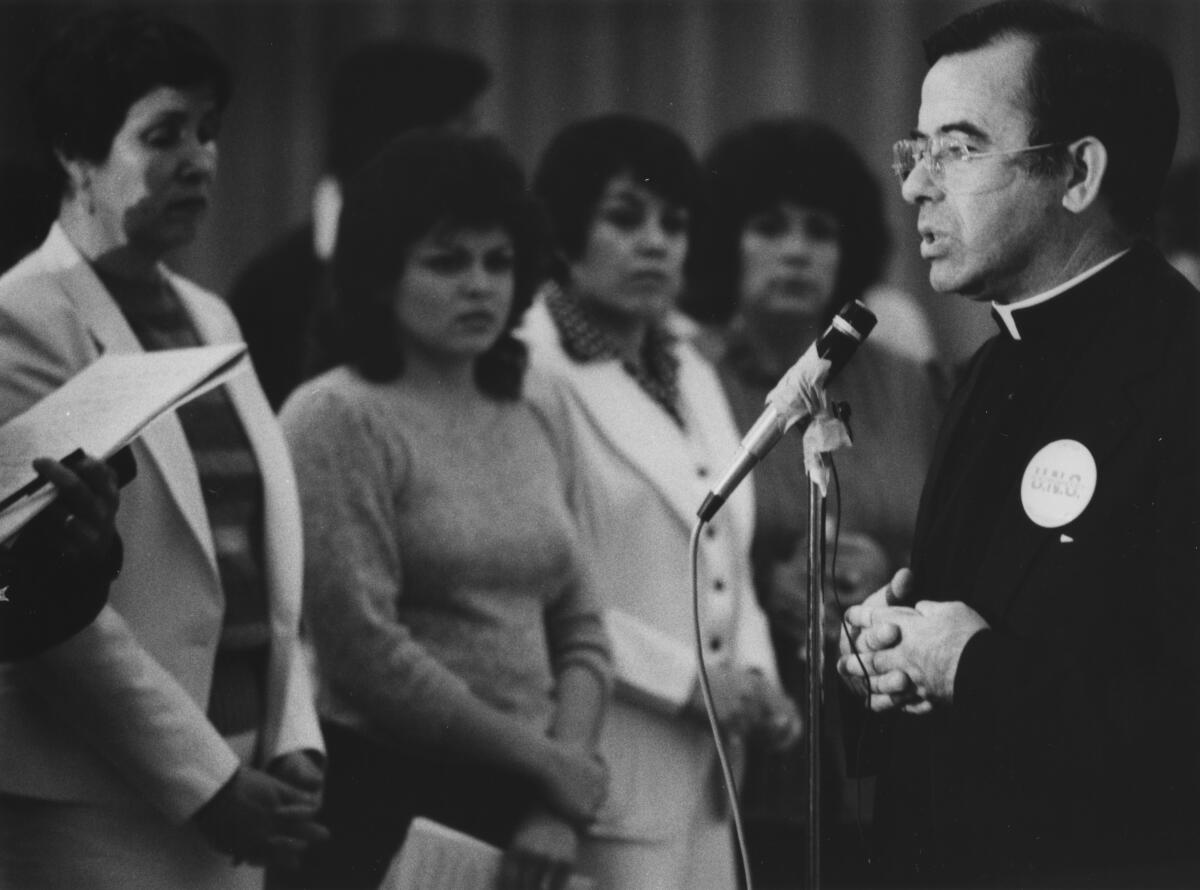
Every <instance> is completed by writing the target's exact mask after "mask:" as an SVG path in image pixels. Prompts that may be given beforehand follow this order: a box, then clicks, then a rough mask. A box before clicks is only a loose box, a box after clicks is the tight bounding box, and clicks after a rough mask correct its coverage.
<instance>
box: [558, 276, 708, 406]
mask: <svg viewBox="0 0 1200 890" xmlns="http://www.w3.org/2000/svg"><path fill="white" fill-rule="evenodd" d="M545 300H546V308H547V309H548V310H549V311H550V317H551V318H552V319H554V326H555V327H556V328H558V336H559V339H560V340H561V342H562V346H563V350H564V351H565V352H566V353H567V355H568V356H570V357H571V359H572V360H574V361H577V362H580V363H587V362H594V361H601V360H604V359H617V360H618V361H620V363H621V367H622V369H624V371H625V373H627V374H628V375H629V376H630V377H632V378H633V380H634V382H635V383H637V385H638V386H639V387H640V388H641V390H642V391H643V392H644V393H646V395H648V396H649V397H650V398H651V399H653V400H654V402H655V404H657V405H659V406H660V407H661V408H662V409H663V410H664V411H666V412H667V414H669V415H670V416H671V419H672V420H674V421H675V423H676V424H677V425H678V426H679V427H680V428H681V429H682V428H683V427H684V422H683V413H682V412H681V411H680V406H679V401H680V398H679V358H678V356H676V355H675V348H674V347H675V337H674V335H673V334H671V332H670V331H668V330H666V329H665V328H663V327H662V326H661V325H658V324H652V325H650V327H649V329H648V330H647V331H646V337H645V340H644V342H643V343H642V361H641V362H640V363H638V362H632V361H629V360H628V359H626V358H624V357H623V355H622V352H621V348H620V345H619V344H618V343H617V341H616V338H614V337H612V336H610V335H609V334H608V333H606V332H605V331H602V330H600V329H599V328H597V327H596V326H595V325H594V324H593V323H592V322H591V321H590V320H589V319H588V317H587V316H586V315H585V314H584V312H583V310H582V309H580V308H579V304H578V303H577V302H576V301H575V300H573V299H572V298H571V297H569V296H567V295H566V294H565V293H563V291H562V289H561V288H559V287H557V286H555V285H551V286H549V287H547V288H546V290H545Z"/></svg>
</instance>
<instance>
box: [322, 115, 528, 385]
mask: <svg viewBox="0 0 1200 890" xmlns="http://www.w3.org/2000/svg"><path fill="white" fill-rule="evenodd" d="M445 225H449V226H455V227H458V226H461V227H464V228H469V229H488V228H492V227H498V228H500V229H503V230H504V231H505V232H507V233H508V235H509V236H510V237H511V238H512V242H513V252H514V259H515V267H514V270H513V279H514V281H513V304H512V310H511V311H510V313H509V317H508V321H507V324H506V325H505V329H504V333H503V335H501V337H500V339H499V340H498V341H497V342H496V343H495V344H494V345H493V346H492V347H491V349H489V350H488V351H487V352H486V353H484V354H483V355H481V356H480V357H479V358H478V360H477V361H476V362H475V380H476V383H477V384H478V385H479V388H480V389H481V390H482V391H483V392H485V393H487V394H488V395H491V396H495V397H497V398H516V396H517V395H518V394H519V393H520V390H521V381H522V378H523V377H524V373H525V365H526V350H525V346H524V344H523V343H521V342H520V341H519V340H517V339H516V338H515V337H514V336H513V335H512V331H513V329H514V328H515V327H516V326H517V325H518V324H519V323H520V321H521V318H522V317H523V316H524V314H525V310H526V309H528V308H529V304H530V303H531V302H532V300H533V293H534V291H535V290H536V289H537V287H538V285H539V284H540V283H541V281H542V270H543V267H544V262H543V254H542V243H543V229H544V225H543V222H542V217H541V213H540V210H539V208H538V205H537V202H536V201H535V200H534V199H533V197H532V196H531V195H530V194H529V192H528V190H527V189H526V187H525V177H524V174H523V173H522V172H521V168H520V165H519V164H518V163H517V162H516V160H514V159H513V157H512V155H511V154H510V153H509V152H508V150H507V149H506V148H505V147H504V146H503V145H502V144H501V143H500V142H499V141H498V140H497V139H495V138H493V137H490V136H468V135H465V134H462V133H455V132H451V131H448V130H415V131H412V132H410V133H406V134H404V135H403V136H400V137H398V138H396V139H395V140H394V141H393V142H392V143H391V144H390V145H389V146H388V147H387V148H385V149H384V150H383V151H382V152H381V153H380V154H379V155H377V156H376V157H375V158H374V159H373V160H372V161H371V162H370V163H369V164H367V166H366V167H364V168H363V169H362V170H361V171H360V172H358V173H357V174H355V175H354V176H353V177H351V179H350V181H349V182H348V183H347V186H346V190H345V200H344V204H343V207H342V215H341V218H340V220H339V222H338V237H337V246H336V248H335V249H334V255H333V281H334V287H335V290H336V301H337V302H336V306H337V316H338V318H339V322H340V330H339V332H338V334H339V341H340V343H339V350H338V351H339V358H341V359H342V360H343V361H346V362H348V363H349V364H351V365H353V366H354V367H355V368H357V369H358V371H359V372H360V373H361V374H362V375H363V376H365V377H367V378H368V379H371V380H392V379H395V378H396V377H399V376H400V375H401V374H402V373H403V372H404V354H403V347H402V345H401V344H400V342H399V338H398V337H397V336H396V321H395V314H394V310H393V300H394V292H395V290H394V289H395V286H396V284H397V282H399V280H400V277H401V276H402V275H403V274H404V269H405V266H406V265H407V263H408V259H409V254H410V253H411V248H412V246H413V245H414V244H415V243H416V242H417V241H419V240H421V239H422V238H424V237H425V236H426V235H428V234H429V233H430V232H432V231H434V229H436V228H438V227H440V226H445Z"/></svg>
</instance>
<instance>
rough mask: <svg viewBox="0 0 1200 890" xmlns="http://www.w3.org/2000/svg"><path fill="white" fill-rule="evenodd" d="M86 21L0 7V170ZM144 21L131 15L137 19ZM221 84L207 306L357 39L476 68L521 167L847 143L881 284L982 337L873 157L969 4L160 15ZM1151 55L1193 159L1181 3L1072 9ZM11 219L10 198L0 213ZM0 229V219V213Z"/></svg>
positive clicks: (895, 133)
mask: <svg viewBox="0 0 1200 890" xmlns="http://www.w3.org/2000/svg"><path fill="white" fill-rule="evenodd" d="M97 5H105V3H103V2H101V0H92V2H90V3H88V2H82V3H81V2H75V3H57V2H42V0H0V159H11V158H19V157H21V156H22V155H28V154H29V152H30V151H31V150H32V149H31V137H30V131H29V125H28V121H27V111H26V108H25V105H24V98H23V91H22V81H23V77H24V72H25V70H26V68H27V66H28V65H29V63H30V61H31V59H32V57H33V54H34V53H35V52H36V50H37V48H38V47H39V46H40V45H41V44H42V42H43V40H44V39H45V37H46V36H47V34H48V33H50V32H51V31H52V30H54V29H56V28H57V27H58V26H59V25H60V24H61V23H62V22H63V21H64V20H65V19H67V18H68V17H69V16H71V15H72V14H73V13H75V12H77V11H79V10H81V9H85V8H90V7H93V6H97ZM143 5H145V4H143ZM153 5H154V7H155V8H158V9H161V10H163V11H166V12H169V13H171V14H174V15H175V16H177V17H178V18H179V19H181V20H183V21H186V22H187V23H189V24H191V25H193V26H195V27H196V28H198V29H199V30H200V31H202V32H203V33H204V34H205V35H207V36H208V37H209V38H210V39H211V40H212V41H213V42H214V44H215V45H216V46H217V48H218V49H219V50H220V51H221V52H222V53H223V55H224V57H225V58H226V60H227V61H228V62H229V63H230V65H231V66H232V68H233V70H234V73H235V77H236V91H235V94H234V101H233V104H232V106H231V107H230V110H229V113H228V115H227V118H226V121H225V128H224V130H223V134H222V139H221V174H220V178H219V185H218V190H217V200H216V204H215V207H214V208H213V211H212V213H211V215H210V218H209V220H208V222H207V224H206V228H205V229H204V231H203V232H202V234H201V237H200V238H199V239H198V240H197V243H196V244H195V245H193V246H192V247H191V248H190V249H189V250H188V251H187V253H186V254H184V255H182V256H180V257H179V259H178V265H179V267H180V268H181V269H182V270H183V271H185V272H187V273H188V274H190V275H192V276H193V277H194V278H196V279H197V280H198V281H200V282H201V283H203V284H204V285H206V286H208V287H210V288H212V289H214V290H216V291H218V292H224V291H225V290H226V288H227V287H228V286H229V284H230V282H231V281H232V279H233V276H234V275H235V274H236V273H237V271H238V270H240V269H241V268H242V266H243V265H244V264H245V263H246V261H247V260H248V259H249V258H250V257H251V256H252V255H254V254H255V253H256V252H257V251H259V250H260V249H261V248H262V247H264V246H265V245H266V244H268V243H269V242H270V241H271V240H272V239H273V238H275V237H276V236H277V235H278V234H279V233H280V232H282V231H283V230H284V229H285V228H287V227H288V226H289V225H291V224H292V223H295V222H298V221H299V220H302V219H304V218H305V217H306V216H307V215H308V210H309V202H310V198H311V193H312V187H313V185H314V183H315V182H316V179H317V177H318V176H319V175H320V173H321V170H322V162H323V155H324V150H323V145H324V114H325V98H326V89H327V83H328V77H329V74H330V72H331V70H332V68H333V65H334V63H335V61H336V60H337V59H338V58H339V57H340V56H341V55H342V54H343V53H344V52H345V51H347V50H349V49H350V48H352V47H354V46H356V45H358V44H359V43H361V42H362V41H364V40H367V39H371V38H378V37H384V36H390V35H408V36H413V37H419V38H426V39H429V40H432V41H435V42H438V43H442V44H446V45H450V46H458V47H463V48H467V49H470V50H473V51H475V52H476V53H478V54H479V55H481V56H482V57H483V58H484V59H485V60H486V61H487V62H488V64H489V65H490V66H491V67H492V69H493V85H492V87H491V89H490V90H489V91H488V92H487V94H486V95H485V96H484V98H483V101H482V103H481V105H480V109H479V110H480V124H481V128H482V129H485V130H490V131H493V132H496V133H498V134H500V135H501V136H502V137H503V138H504V139H506V140H507V141H508V143H509V144H510V145H511V146H512V147H513V149H514V150H515V151H516V152H517V154H518V156H519V157H520V158H522V159H523V160H524V161H525V163H526V164H527V165H532V164H533V163H534V161H535V160H536V158H537V156H538V153H539V152H540V151H541V149H542V147H543V146H544V145H545V143H546V141H547V140H548V139H549V137H550V136H551V135H552V134H553V133H554V132H555V131H556V130H557V129H558V128H559V127H561V126H562V125H563V124H565V123H567V122H568V121H570V120H572V119H574V118H576V117H579V116H582V115H588V114H592V113H596V112H600V111H606V110H612V109H621V110H626V111H633V112H638V113H642V114H646V115H650V116H652V117H655V118H658V119H660V120H662V121H664V122H666V123H668V124H671V125H673V126H675V127H677V128H678V129H679V130H680V131H681V132H682V133H683V134H684V135H685V136H686V137H687V138H688V139H689V141H690V142H691V143H692V145H693V147H694V148H695V149H696V150H697V151H701V152H702V151H703V150H704V149H705V148H706V147H707V146H708V144H709V142H710V141H711V140H712V138H713V137H714V136H715V135H716V134H717V133H719V132H720V131H722V130H724V129H725V128H727V127H730V126H732V125H736V124H739V123H741V122H743V121H745V120H747V119H749V118H753V117H757V116H760V115H764V114H770V113H780V112H789V111H802V112H806V113H810V114H815V115H817V116H819V117H821V118H823V119H825V120H827V121H828V122H830V123H832V124H833V125H834V126H836V127H837V128H839V129H840V130H842V131H843V132H844V133H845V134H846V135H847V136H848V137H850V138H851V139H852V140H853V141H854V142H855V143H856V144H857V145H858V146H859V148H860V150H861V151H862V153H863V154H864V155H865V156H866V158H867V159H868V161H869V162H870V163H871V164H872V166H873V168H874V169H875V171H876V173H877V175H878V177H879V179H880V181H881V183H882V184H883V185H884V187H885V189H886V191H887V193H888V195H889V196H890V198H889V210H888V212H889V216H890V219H891V223H892V231H893V235H894V240H895V248H894V250H893V256H892V265H891V274H890V276H889V278H890V281H891V282H892V283H894V284H896V285H899V286H900V287H902V288H905V289H907V290H909V291H910V292H912V293H914V294H917V295H918V296H920V297H921V298H922V300H923V301H924V303H925V305H926V306H927V307H928V309H929V311H930V315H931V316H932V319H933V322H934V326H935V332H936V334H937V337H938V340H939V345H940V346H941V348H942V349H943V351H944V353H945V354H946V355H947V357H950V358H954V357H959V356H962V355H965V354H966V353H968V352H969V351H970V350H971V349H973V348H974V346H975V345H976V344H977V343H978V342H979V339H980V338H981V337H982V336H983V335H984V334H985V333H987V332H988V331H989V324H990V323H989V322H988V321H987V318H986V313H985V312H983V311H982V310H981V309H980V308H979V307H974V308H972V307H968V306H965V305H962V301H958V300H957V299H956V298H952V297H943V296H938V295H935V294H932V293H931V292H930V291H929V288H928V286H927V284H926V279H925V270H924V268H923V265H922V264H921V263H920V261H919V259H918V257H917V251H916V233H915V227H914V217H913V214H912V213H911V211H910V210H909V208H907V207H905V206H904V204H903V203H902V202H901V201H900V198H899V194H898V189H897V188H895V187H894V180H893V179H892V175H891V172H890V170H889V163H890V145H891V143H892V141H893V140H895V139H896V138H899V137H900V136H903V135H905V134H907V132H908V131H909V130H910V129H911V128H912V126H913V124H914V123H915V120H916V111H917V106H918V101H919V92H920V84H921V78H922V77H923V76H924V71H925V64H924V61H923V59H922V55H921V51H920V39H921V37H923V36H924V35H925V34H927V33H928V32H929V31H930V30H932V29H933V28H934V27H936V26H937V25H938V24H940V23H942V22H944V21H946V20H947V19H949V18H951V17H952V16H954V15H956V14H957V13H959V12H961V11H963V10H966V9H969V8H973V7H974V6H977V5H980V3H979V0H386V2H385V0H161V2H155V3H153ZM1077 5H1081V6H1085V7H1086V8H1089V9H1091V10H1092V11H1093V12H1094V13H1096V14H1097V15H1098V17H1099V18H1100V19H1101V20H1103V21H1105V22H1108V23H1110V24H1114V25H1117V26H1120V27H1123V28H1126V29H1128V30H1130V31H1133V32H1135V33H1138V34H1141V35H1143V36H1145V37H1147V38H1149V39H1150V40H1152V41H1153V42H1154V43H1156V44H1157V45H1158V46H1160V47H1161V48H1162V49H1163V50H1165V51H1166V53H1167V54H1168V56H1169V58H1170V59H1171V61H1172V64H1173V66H1174V69H1175V75H1176V78H1177V81H1178V85H1179V93H1180V105H1181V109H1182V115H1183V117H1182V127H1181V133H1180V141H1179V148H1178V151H1177V158H1186V157H1191V156H1194V155H1197V154H1200V121H1198V120H1197V112H1196V109H1197V108H1198V107H1200V2H1196V0H1091V2H1086V3H1078V4H1077ZM0 197H2V198H3V199H4V200H6V201H9V202H10V207H9V209H10V210H11V209H13V208H15V207H17V206H19V204H20V201H21V200H22V198H21V196H20V195H15V196H10V195H4V196H0ZM3 213H4V212H3V211H0V216H2V215H3Z"/></svg>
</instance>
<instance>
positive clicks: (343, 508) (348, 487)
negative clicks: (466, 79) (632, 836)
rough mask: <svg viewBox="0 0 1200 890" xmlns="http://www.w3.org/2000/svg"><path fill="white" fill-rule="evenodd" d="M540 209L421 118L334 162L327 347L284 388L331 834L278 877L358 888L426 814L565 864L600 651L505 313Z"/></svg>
mask: <svg viewBox="0 0 1200 890" xmlns="http://www.w3.org/2000/svg"><path fill="white" fill-rule="evenodd" d="M539 219H540V218H539V216H538V214H537V212H536V205H534V203H533V202H532V200H531V199H530V198H529V197H528V195H527V193H526V192H525V190H524V180H523V177H522V175H521V172H520V170H519V168H518V167H517V165H516V163H515V162H514V161H513V160H512V159H511V157H510V156H509V155H508V153H507V152H506V151H504V150H503V149H502V148H501V147H500V146H499V144H498V143H496V142H495V141H493V140H490V139H486V138H478V137H476V138H472V137H468V136H464V135H460V134H453V133H449V132H443V133H437V132H434V131H419V132H416V133H413V134H409V135H405V136H403V137H400V138H399V139H398V140H396V141H395V142H394V143H393V144H392V145H391V146H390V147H389V148H388V149H386V150H385V151H384V152H383V153H382V154H381V155H379V156H378V157H377V158H376V159H375V160H374V161H373V162H372V163H371V164H370V165H368V166H367V167H366V169H365V170H364V171H363V172H362V173H360V174H359V175H357V176H356V177H355V178H353V179H352V180H351V182H350V184H349V186H348V188H347V190H346V200H345V205H344V208H343V211H342V217H341V222H340V226H339V233H338V241H337V247H336V250H335V254H334V267H333V269H334V280H335V285H336V287H337V293H338V304H337V305H338V312H339V315H340V316H341V318H342V320H343V322H344V325H343V331H342V333H343V334H344V335H345V345H346V348H345V355H346V358H347V364H345V365H342V366H341V367H338V368H336V369H334V370H332V371H329V372H327V373H325V374H324V375H322V376H320V377H317V378H315V379H313V380H312V381H309V382H308V383H306V384H304V385H303V386H302V387H301V388H300V389H298V390H297V391H296V392H295V393H294V394H293V395H292V397H291V398H290V399H289V400H288V401H287V403H285V406H284V410H283V415H282V417H283V423H284V426H285V428H286V430H287V433H288V438H289V441H290V443H291V446H292V452H293V455H294V457H295V460H296V466H297V471H298V474H299V478H300V488H301V493H302V499H303V504H304V508H305V542H306V563H305V584H306V587H305V591H306V592H305V596H306V600H305V614H306V619H307V622H308V626H309V627H310V628H311V631H312V635H313V640H314V643H315V645H316V655H317V673H318V677H319V684H320V700H319V706H320V710H321V714H322V718H323V727H324V731H325V733H326V737H327V741H328V745H329V763H330V766H329V778H328V784H327V790H326V796H325V807H324V809H323V811H322V819H323V820H324V821H325V822H326V823H327V824H328V825H329V827H330V829H331V831H332V834H333V839H332V841H331V843H330V844H329V845H328V846H327V847H326V848H323V849H321V850H316V851H314V854H313V856H312V857H310V859H309V861H308V862H307V863H306V865H305V868H304V869H302V871H301V872H300V873H299V874H297V875H294V876H292V877H290V878H289V880H288V883H294V885H295V886H299V887H306V888H309V887H330V888H334V887H336V888H351V887H363V888H374V887H377V886H378V885H379V882H380V879H381V878H382V877H383V875H384V872H385V870H386V868H387V865H388V861H389V860H390V859H391V858H392V856H393V854H394V853H395V851H396V849H397V847H398V846H399V845H400V842H401V841H402V839H403V838H404V835H405V831H406V830H407V828H408V825H409V822H410V821H411V819H412V818H413V817H414V816H425V817H429V818H432V819H434V820H435V821H438V822H441V823H443V824H446V825H449V826H450V827H452V828H455V829H458V830H460V831H464V832H466V833H468V834H471V835H473V836H475V837H477V838H480V839H482V840H485V841H488V842H490V843H492V844H495V845H498V846H501V847H503V848H505V849H506V850H507V853H508V855H507V856H506V858H505V865H504V871H503V880H502V886H504V887H506V888H509V887H515V888H541V887H556V888H558V887H562V886H563V882H564V881H565V879H566V878H567V876H568V874H569V873H570V872H571V870H572V869H573V867H574V865H575V858H576V848H577V844H578V837H579V834H580V832H581V831H582V830H583V828H584V827H585V826H586V825H587V824H588V823H589V822H590V821H591V819H592V818H593V816H594V814H595V811H596V808H597V806H598V805H599V802H600V800H601V799H602V798H603V797H604V794H605V771H604V768H603V766H602V765H601V763H600V761H599V759H598V758H597V757H596V755H595V750H594V743H595V738H596V735H597V732H598V727H599V723H600V720H601V716H602V708H603V702H604V698H605V693H606V689H607V684H608V677H609V655H608V647H607V642H606V640H605V638H604V633H603V626H602V624H601V619H600V614H599V611H598V609H597V606H596V603H595V600H594V598H593V595H592V588H591V582H590V578H589V576H588V572H587V565H586V563H585V560H584V558H583V554H582V552H581V550H580V546H579V539H578V536H577V534H576V531H575V528H574V525H573V522H572V517H571V512H570V509H569V504H568V500H567V483H568V480H569V479H571V478H572V477H573V476H574V475H575V474H576V473H577V472H579V470H578V468H577V467H576V466H575V464H574V463H573V461H572V459H571V456H570V455H569V454H566V453H563V452H562V451H561V450H560V448H559V445H560V444H561V443H557V442H556V441H555V440H554V439H552V438H551V435H550V430H549V428H548V427H547V425H546V423H545V420H544V419H543V418H542V417H541V416H539V414H538V413H537V412H536V411H535V410H534V409H533V407H532V406H531V404H530V403H529V402H528V401H526V400H525V398H524V397H523V395H522V386H523V382H524V381H523V378H524V372H525V350H524V347H523V346H522V345H521V344H520V343H518V342H517V341H516V340H515V339H514V338H513V337H512V335H511V333H510V332H511V330H512V328H513V326H514V325H515V324H516V323H517V321H518V320H519V319H520V318H521V316H522V314H523V313H524V311H525V309H526V307H527V306H528V305H529V300H530V296H531V294H532V292H533V290H534V288H535V286H536V284H537V280H538V274H539V272H540V270H541V267H542V263H541V254H540V250H539V248H540V237H539V235H540V230H539V226H538V222H539Z"/></svg>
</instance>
